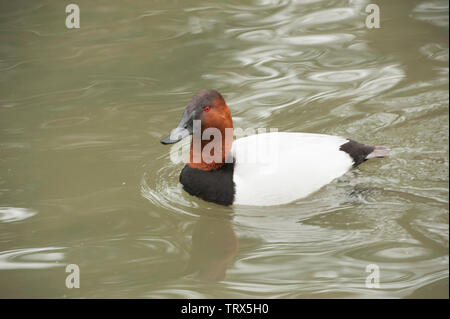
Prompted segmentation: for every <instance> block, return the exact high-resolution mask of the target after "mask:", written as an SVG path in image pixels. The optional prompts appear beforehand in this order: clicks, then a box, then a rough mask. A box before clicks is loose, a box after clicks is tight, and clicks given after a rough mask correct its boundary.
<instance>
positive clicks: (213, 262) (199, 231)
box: [186, 215, 238, 281]
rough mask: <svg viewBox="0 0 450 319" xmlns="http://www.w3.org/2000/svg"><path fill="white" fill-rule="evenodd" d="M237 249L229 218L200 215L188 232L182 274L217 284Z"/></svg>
mask: <svg viewBox="0 0 450 319" xmlns="http://www.w3.org/2000/svg"><path fill="white" fill-rule="evenodd" d="M237 250H238V238H237V236H236V234H235V232H234V230H233V226H232V222H231V217H230V216H205V215H203V216H201V217H200V219H199V221H197V222H196V224H195V226H194V230H193V233H192V246H191V253H190V257H189V264H188V266H187V268H186V273H193V272H195V273H198V275H199V277H200V278H202V279H204V280H207V281H221V280H223V279H224V278H225V274H226V271H227V267H228V266H229V264H230V261H231V260H232V258H233V257H234V256H235V255H236V252H237Z"/></svg>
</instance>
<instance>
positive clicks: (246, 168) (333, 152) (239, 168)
mask: <svg viewBox="0 0 450 319" xmlns="http://www.w3.org/2000/svg"><path fill="white" fill-rule="evenodd" d="M346 143H349V140H348V139H345V138H343V137H339V136H331V135H323V134H308V133H284V132H283V133H281V132H276V133H265V134H256V135H252V136H248V137H245V138H240V139H237V140H235V141H234V142H233V148H232V154H233V156H234V158H235V165H234V173H233V181H234V184H235V198H234V204H238V205H259V206H267V205H279V204H285V203H289V202H292V201H294V200H296V199H299V198H303V197H305V196H308V195H309V194H311V193H313V192H315V191H317V190H318V189H320V188H321V187H322V186H324V185H326V184H328V183H330V182H331V181H332V180H333V179H335V178H337V177H339V176H342V175H343V174H344V173H345V172H347V171H348V170H349V169H350V168H351V167H352V165H353V164H354V163H355V161H354V159H353V158H352V156H350V154H349V153H348V152H346V151H343V150H341V146H342V145H344V144H346ZM355 143H356V142H355ZM358 145H362V144H359V143H358Z"/></svg>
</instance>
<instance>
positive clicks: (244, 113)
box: [0, 0, 449, 298]
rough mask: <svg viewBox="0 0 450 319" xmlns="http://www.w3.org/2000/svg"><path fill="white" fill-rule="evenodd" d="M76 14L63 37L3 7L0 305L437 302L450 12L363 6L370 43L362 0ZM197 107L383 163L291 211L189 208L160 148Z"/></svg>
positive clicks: (443, 6)
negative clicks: (356, 146) (345, 146)
mask: <svg viewBox="0 0 450 319" xmlns="http://www.w3.org/2000/svg"><path fill="white" fill-rule="evenodd" d="M76 3H77V4H78V5H79V8H80V18H81V20H80V22H81V25H80V28H79V29H67V28H66V26H65V19H66V16H67V14H66V13H65V6H66V3H65V2H64V1H63V2H61V1H57V2H56V1H50V0H48V1H32V2H30V1H8V2H7V1H2V2H1V4H0V8H1V10H0V38H1V42H0V152H1V156H0V297H3V298H7V297H8V298H9V297H31V298H35V297H41V298H80V297H81V298H103V297H106V298H245V297H250V298H259V297H261V298H407V297H412V298H414V297H440V298H444V297H445V298H448V289H449V285H448V276H449V263H448V248H449V245H448V243H449V240H448V239H449V170H448V163H449V156H448V143H449V133H448V126H449V125H448V123H449V94H448V93H449V89H448V88H449V81H448V79H449V73H448V70H449V68H448V60H449V42H448V36H449V32H448V30H449V22H448V14H449V10H448V2H447V1H433V0H420V1H416V0H412V1H387V0H386V1H377V2H376V3H377V4H378V6H379V8H380V17H381V19H380V28H372V29H369V28H367V26H366V24H365V20H366V17H367V13H366V12H365V8H366V6H367V5H368V4H369V2H368V1H359V0H356V1H340V0H336V1H325V0H324V1H320V0H308V1H299V0H284V1H271V0H252V1H234V0H233V1H227V2H226V3H224V2H218V1H217V2H213V1H203V0H199V1H143V0H139V1H132V2H130V3H127V4H125V3H124V2H123V1H117V0H114V1H111V0H108V1H106V0H101V1H95V2H93V1H87V0H79V1H76ZM203 88H213V89H216V90H218V91H220V92H221V93H222V94H223V96H224V97H225V100H226V101H227V104H228V105H229V107H230V109H231V112H232V115H233V121H234V126H235V127H240V128H244V129H245V128H276V129H278V130H279V131H291V132H311V133H324V134H332V135H343V136H348V137H351V138H353V139H355V140H358V141H360V142H363V143H367V144H373V145H387V146H389V147H390V148H391V149H392V152H391V156H390V157H389V158H385V159H377V160H372V161H370V162H367V163H364V164H363V165H361V166H360V167H359V168H357V169H355V170H354V172H353V173H354V175H357V178H358V183H357V184H356V185H355V183H351V182H350V181H349V180H347V179H346V178H343V179H339V180H337V181H334V182H333V183H331V184H329V185H327V186H326V187H324V188H323V189H321V190H320V191H318V192H316V193H314V194H313V195H311V196H309V197H307V198H304V199H301V200H298V201H296V202H293V203H291V204H286V205H281V206H275V207H222V206H219V205H215V204H212V203H207V202H204V201H202V200H200V199H197V198H194V197H192V196H190V195H188V194H187V193H185V192H184V191H183V190H182V189H181V186H180V184H179V182H178V176H179V173H180V171H181V169H182V167H183V164H176V163H173V162H172V161H171V160H170V147H165V146H163V145H161V144H160V142H159V140H160V139H161V138H163V137H165V136H166V135H167V134H168V133H169V132H170V129H172V128H173V127H174V125H176V123H177V122H178V120H179V119H180V117H181V113H182V111H183V109H184V107H185V105H186V104H187V102H188V101H189V99H190V98H191V97H192V95H193V94H195V93H196V92H197V91H199V90H200V89H203ZM68 264H76V265H78V266H79V269H80V288H79V289H68V288H67V287H66V285H65V281H66V277H67V276H68V273H66V271H65V270H66V269H65V267H66V265H68ZM369 265H375V267H378V270H379V275H380V276H379V280H380V285H379V287H378V288H373V287H370V286H369V287H368V286H367V285H366V279H367V277H368V276H369V275H370V273H369V272H367V271H366V270H367V267H368V266H369ZM370 267H373V266H369V268H370Z"/></svg>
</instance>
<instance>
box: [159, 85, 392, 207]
mask: <svg viewBox="0 0 450 319" xmlns="http://www.w3.org/2000/svg"><path fill="white" fill-rule="evenodd" d="M216 133H217V134H216ZM189 135H193V138H192V140H191V144H190V153H189V160H188V162H187V164H186V165H185V166H184V168H183V170H182V171H181V174H180V183H181V184H182V185H183V188H184V190H185V191H187V192H188V193H189V194H191V195H194V196H197V197H200V198H202V199H203V200H206V201H210V202H214V203H217V204H221V205H252V206H271V205H281V204H286V203H289V202H292V201H294V200H297V199H300V198H303V197H306V196H308V195H310V194H312V193H314V192H315V191H317V190H319V189H320V188H322V187H323V186H325V185H326V184H328V183H330V182H331V181H333V180H334V179H336V178H338V177H340V176H342V175H344V174H345V173H346V172H347V171H349V170H350V169H351V168H352V167H356V166H358V165H359V164H361V163H363V162H365V161H366V160H368V159H371V158H377V157H384V156H386V155H387V154H388V153H389V149H388V148H386V147H384V146H370V145H365V144H361V143H358V142H356V141H354V140H351V139H348V138H345V137H340V136H332V135H325V134H310V133H289V132H270V133H262V134H254V135H251V136H247V137H243V138H238V139H236V140H234V141H233V138H232V137H233V121H232V118H231V113H230V109H229V108H228V106H227V104H226V103H225V100H224V98H223V97H222V95H221V94H220V93H219V92H217V91H215V90H210V89H205V90H202V91H200V92H198V93H197V94H196V95H194V97H193V98H192V99H191V100H190V102H189V103H188V105H187V106H186V108H185V110H184V113H183V116H182V118H181V121H180V123H179V124H178V126H177V127H176V128H175V129H173V130H172V131H171V134H170V135H169V136H168V137H166V138H164V139H162V140H161V143H162V144H173V143H176V142H179V141H180V140H182V139H183V138H185V137H187V136H189ZM230 135H231V138H230ZM258 147H259V148H258ZM267 149H270V152H267ZM256 153H257V154H256ZM255 154H256V155H257V156H253V157H252V155H255Z"/></svg>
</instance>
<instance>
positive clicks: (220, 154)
mask: <svg viewBox="0 0 450 319" xmlns="http://www.w3.org/2000/svg"><path fill="white" fill-rule="evenodd" d="M196 124H200V125H196ZM196 130H198V131H196ZM187 135H193V139H192V142H191V150H190V159H189V163H188V165H189V166H191V167H193V168H197V169H202V170H211V169H216V168H219V167H220V166H222V165H223V164H224V163H225V159H226V158H227V156H228V154H229V152H230V150H231V144H232V142H233V121H232V119H231V113H230V109H229V108H228V106H227V104H226V103H225V100H224V99H223V97H222V95H221V94H220V93H219V92H217V91H215V90H208V89H205V90H202V91H200V92H198V93H197V94H196V95H195V96H194V97H193V98H192V99H191V101H190V102H189V104H188V105H187V107H186V109H185V111H184V113H183V117H182V119H181V121H180V124H178V126H177V128H175V129H174V130H172V133H171V134H170V136H168V137H167V138H165V139H162V140H161V143H163V144H172V143H176V142H178V141H180V140H181V139H183V138H184V137H186V136H187ZM196 143H197V144H196ZM219 150H220V151H219Z"/></svg>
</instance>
